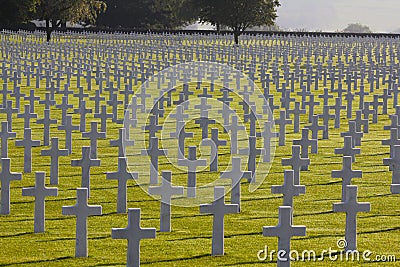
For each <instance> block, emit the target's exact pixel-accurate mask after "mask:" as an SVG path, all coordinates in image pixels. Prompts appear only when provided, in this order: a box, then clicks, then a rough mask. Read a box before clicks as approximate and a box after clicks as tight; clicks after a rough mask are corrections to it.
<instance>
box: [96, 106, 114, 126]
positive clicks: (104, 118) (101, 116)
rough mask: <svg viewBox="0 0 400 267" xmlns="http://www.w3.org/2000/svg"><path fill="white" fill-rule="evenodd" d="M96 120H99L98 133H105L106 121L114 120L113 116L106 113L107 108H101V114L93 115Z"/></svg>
mask: <svg viewBox="0 0 400 267" xmlns="http://www.w3.org/2000/svg"><path fill="white" fill-rule="evenodd" d="M94 117H95V118H96V119H100V132H103V133H106V132H107V119H112V118H114V115H113V114H111V113H107V106H106V105H103V106H101V112H100V113H98V114H94Z"/></svg>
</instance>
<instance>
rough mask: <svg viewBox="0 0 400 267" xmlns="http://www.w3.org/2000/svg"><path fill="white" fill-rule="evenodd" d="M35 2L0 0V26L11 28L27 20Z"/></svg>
mask: <svg viewBox="0 0 400 267" xmlns="http://www.w3.org/2000/svg"><path fill="white" fill-rule="evenodd" d="M35 4H36V1H35V0H0V6H1V8H0V27H5V28H12V27H14V26H15V25H20V24H22V23H26V22H28V21H29V19H30V18H31V16H32V13H33V12H34V10H35Z"/></svg>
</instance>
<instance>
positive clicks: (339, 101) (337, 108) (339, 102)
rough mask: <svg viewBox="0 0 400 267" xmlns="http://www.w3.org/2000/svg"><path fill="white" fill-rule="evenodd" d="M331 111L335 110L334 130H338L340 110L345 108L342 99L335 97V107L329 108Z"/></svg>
mask: <svg viewBox="0 0 400 267" xmlns="http://www.w3.org/2000/svg"><path fill="white" fill-rule="evenodd" d="M330 108H331V109H333V110H335V128H336V129H339V128H340V118H341V116H340V113H341V111H342V110H346V106H344V105H342V98H340V97H337V98H335V105H334V106H331V107H330Z"/></svg>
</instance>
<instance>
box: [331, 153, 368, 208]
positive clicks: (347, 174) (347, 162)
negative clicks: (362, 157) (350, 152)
mask: <svg viewBox="0 0 400 267" xmlns="http://www.w3.org/2000/svg"><path fill="white" fill-rule="evenodd" d="M352 163H353V160H352V157H349V156H344V157H343V167H342V169H341V170H340V171H339V170H333V171H332V178H342V201H343V202H344V201H345V200H346V186H348V185H351V180H352V179H353V178H362V171H356V170H353V169H352Z"/></svg>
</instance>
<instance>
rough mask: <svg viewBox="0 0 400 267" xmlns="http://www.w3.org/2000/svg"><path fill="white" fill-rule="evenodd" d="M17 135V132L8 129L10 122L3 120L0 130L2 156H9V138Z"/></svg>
mask: <svg viewBox="0 0 400 267" xmlns="http://www.w3.org/2000/svg"><path fill="white" fill-rule="evenodd" d="M16 136H17V133H14V132H10V131H9V130H8V122H7V121H2V122H1V132H0V138H1V158H7V157H8V139H11V138H15V137H16Z"/></svg>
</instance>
